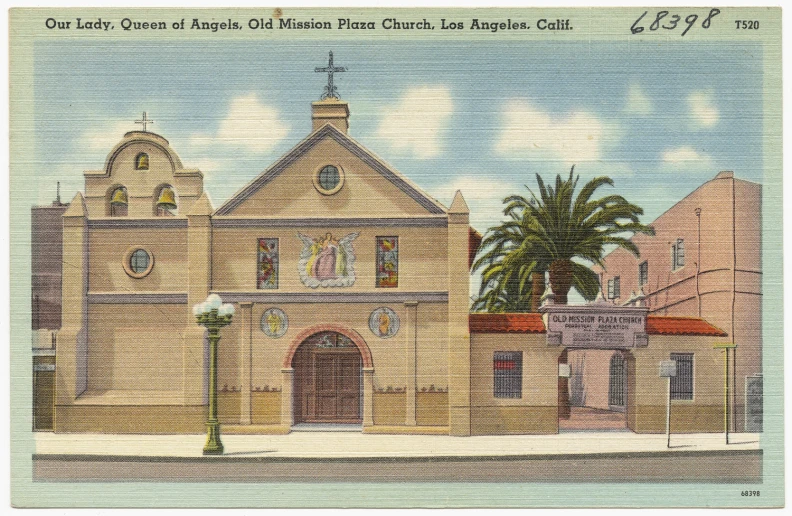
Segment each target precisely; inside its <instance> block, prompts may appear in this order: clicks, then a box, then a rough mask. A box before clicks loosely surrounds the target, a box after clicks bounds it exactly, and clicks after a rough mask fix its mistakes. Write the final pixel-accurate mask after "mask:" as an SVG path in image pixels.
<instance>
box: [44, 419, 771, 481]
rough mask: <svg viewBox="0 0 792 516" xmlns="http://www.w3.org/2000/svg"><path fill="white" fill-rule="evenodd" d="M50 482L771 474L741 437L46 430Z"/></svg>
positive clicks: (755, 447)
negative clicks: (217, 452) (212, 446)
mask: <svg viewBox="0 0 792 516" xmlns="http://www.w3.org/2000/svg"><path fill="white" fill-rule="evenodd" d="M35 437H36V453H35V454H34V456H33V477H34V479H35V480H36V481H40V482H62V481H83V482H106V481H123V482H136V481H142V482H145V481H169V482H206V481H218V482H556V483H557V482H589V483H590V482H595V483H597V482H599V483H602V482H633V483H635V482H663V483H669V482H670V483H679V482H705V483H732V484H756V483H760V482H761V481H762V464H763V462H762V459H763V454H762V450H761V448H760V439H759V435H757V434H736V435H732V436H731V438H730V442H731V444H729V445H726V442H725V438H724V435H723V434H682V435H672V436H671V447H670V448H668V447H667V441H666V436H665V435H662V434H659V435H658V434H654V435H647V434H633V433H631V432H565V433H560V434H557V435H541V436H539V435H518V436H475V437H451V436H444V435H382V434H362V433H357V432H355V433H350V432H292V433H291V434H288V435H225V436H223V437H222V441H223V444H224V446H225V453H224V454H223V455H222V456H204V455H203V445H204V442H205V439H206V437H205V436H204V435H107V434H52V433H37V434H36V436H35Z"/></svg>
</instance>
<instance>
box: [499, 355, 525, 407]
mask: <svg viewBox="0 0 792 516" xmlns="http://www.w3.org/2000/svg"><path fill="white" fill-rule="evenodd" d="M492 369H493V373H494V377H495V385H494V387H495V389H494V391H495V397H496V398H522V351H496V352H495V354H494V356H493V360H492Z"/></svg>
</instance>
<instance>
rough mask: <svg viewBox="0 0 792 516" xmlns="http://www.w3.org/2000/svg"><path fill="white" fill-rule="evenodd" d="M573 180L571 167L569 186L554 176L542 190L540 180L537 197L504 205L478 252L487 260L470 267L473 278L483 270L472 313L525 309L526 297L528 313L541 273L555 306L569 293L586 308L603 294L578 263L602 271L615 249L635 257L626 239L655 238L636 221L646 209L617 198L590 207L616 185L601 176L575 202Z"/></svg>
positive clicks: (591, 274)
mask: <svg viewBox="0 0 792 516" xmlns="http://www.w3.org/2000/svg"><path fill="white" fill-rule="evenodd" d="M574 172H575V167H574V166H573V167H572V170H570V172H569V178H567V179H566V180H563V179H561V175H560V174H559V175H558V176H556V181H555V187H553V186H552V185H545V183H544V181H543V180H542V178H541V176H540V175H539V174H537V175H536V182H537V183H538V185H539V196H538V197H537V196H536V195H535V194H534V192H533V191H532V190H531V189H530V188H528V191H529V192H530V194H531V197H530V198H525V197H523V196H520V195H512V196H510V197H507V198H506V199H504V201H503V202H504V203H505V204H506V208H505V209H504V211H503V213H504V214H505V215H507V216H508V217H509V220H507V221H505V222H503V223H502V224H500V225H499V226H496V227H494V228H491V229H490V230H489V231H488V232H487V235H486V236H485V238H484V240H483V241H482V245H481V248H482V249H485V252H484V254H482V255H481V256H480V257H479V259H478V260H476V262H475V263H474V265H473V268H474V270H478V269H479V268H481V267H484V270H483V273H482V282H481V290H480V293H479V298H478V299H477V300H476V303H474V309H476V308H477V309H488V308H494V309H495V310H494V311H507V310H509V309H511V308H512V307H515V308H525V306H526V301H525V299H526V298H528V296H529V293H530V294H532V295H531V296H530V297H531V298H532V299H533V300H534V303H532V305H534V304H536V299H537V298H538V296H541V290H544V274H545V272H549V276H550V286H551V288H552V290H553V294H554V295H555V302H556V303H558V304H566V303H567V294H568V293H569V290H570V288H572V287H573V286H574V287H575V289H576V290H577V291H578V292H579V293H580V294H581V295H582V296H583V297H584V298H585V299H586V300H593V299H594V298H596V296H597V293H598V292H599V290H600V285H599V278H598V276H597V275H596V274H595V273H594V271H592V270H591V269H590V268H589V267H587V266H585V265H583V264H582V263H579V261H584V262H589V263H593V264H596V265H600V266H603V267H604V263H603V257H604V255H605V251H606V249H607V247H609V246H612V245H615V246H617V247H622V248H624V249H626V250H628V251H630V252H631V253H632V254H634V255H635V256H639V252H638V248H637V247H636V246H635V244H633V243H632V241H631V240H629V237H631V236H632V235H634V234H635V233H645V234H647V235H654V230H653V229H652V228H651V227H649V226H646V225H644V224H641V223H640V222H639V220H638V217H639V216H640V215H643V209H641V208H640V207H638V206H636V205H634V204H631V203H629V202H627V200H626V199H625V198H624V197H622V196H620V195H607V196H605V197H602V198H601V199H594V200H593V199H592V197H593V195H594V193H595V192H596V191H597V189H599V188H600V187H602V186H604V185H610V186H613V180H612V179H610V178H609V177H604V176H603V177H597V178H594V179H592V180H591V181H589V182H588V183H586V184H585V186H583V188H582V189H581V190H580V192H579V193H578V194H577V197H575V189H576V187H577V182H578V179H579V176H578V177H575V176H574ZM526 188H527V187H526ZM573 259H575V260H577V261H574V260H573ZM529 279H531V280H532V281H531V283H530V284H529V283H528V280H529ZM538 289H541V290H538ZM513 297H516V298H517V299H512V298H513ZM506 299H508V301H506ZM520 299H522V301H520ZM532 309H534V310H535V309H536V307H535V306H532ZM521 311H525V310H521Z"/></svg>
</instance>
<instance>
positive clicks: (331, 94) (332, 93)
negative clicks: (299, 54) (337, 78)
mask: <svg viewBox="0 0 792 516" xmlns="http://www.w3.org/2000/svg"><path fill="white" fill-rule="evenodd" d="M346 71H347V69H346V67H345V66H333V52H332V51H330V59H329V60H328V63H327V66H323V67H316V68H315V69H314V72H317V73H320V72H327V86H325V88H324V93H322V96H321V97H319V98H320V99H321V100H325V99H329V98H333V99H338V98H340V97H339V96H338V88H336V87H335V85H334V84H333V74H334V73H335V72H346Z"/></svg>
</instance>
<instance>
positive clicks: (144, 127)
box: [135, 111, 154, 133]
mask: <svg viewBox="0 0 792 516" xmlns="http://www.w3.org/2000/svg"><path fill="white" fill-rule="evenodd" d="M135 123H136V124H143V132H144V133H145V132H146V125H147V124H153V123H154V120H149V119H148V118H146V112H145V111H144V112H143V119H142V120H135Z"/></svg>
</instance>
